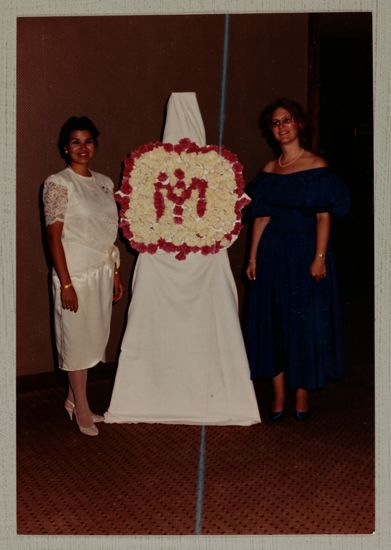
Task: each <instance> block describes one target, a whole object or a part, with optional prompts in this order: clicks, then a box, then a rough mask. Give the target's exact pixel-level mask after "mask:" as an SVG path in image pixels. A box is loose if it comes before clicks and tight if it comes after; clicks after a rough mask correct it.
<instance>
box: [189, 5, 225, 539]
mask: <svg viewBox="0 0 391 550" xmlns="http://www.w3.org/2000/svg"><path fill="white" fill-rule="evenodd" d="M228 43H229V15H226V16H225V26H224V49H223V70H222V74H221V96H220V116H219V149H220V150H221V146H222V144H223V134H224V119H225V95H226V89H227V67H228ZM205 458H206V427H205V426H202V427H201V444H200V458H199V461H198V482H197V505H196V524H195V534H196V535H200V534H201V532H202V507H203V499H204V480H205Z"/></svg>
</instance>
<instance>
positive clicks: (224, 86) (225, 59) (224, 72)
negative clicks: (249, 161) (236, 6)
mask: <svg viewBox="0 0 391 550" xmlns="http://www.w3.org/2000/svg"><path fill="white" fill-rule="evenodd" d="M228 44H229V15H226V16H225V28H224V51H223V70H222V75H221V96H220V117H219V146H220V148H221V146H222V144H223V134H224V120H225V95H226V90H227V68H228Z"/></svg>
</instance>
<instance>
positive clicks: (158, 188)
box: [115, 139, 250, 260]
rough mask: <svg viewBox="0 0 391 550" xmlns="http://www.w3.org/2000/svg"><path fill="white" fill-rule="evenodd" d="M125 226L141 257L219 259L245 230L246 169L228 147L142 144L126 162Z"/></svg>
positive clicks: (186, 142) (122, 207)
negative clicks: (165, 255) (170, 255)
mask: <svg viewBox="0 0 391 550" xmlns="http://www.w3.org/2000/svg"><path fill="white" fill-rule="evenodd" d="M115 198H116V201H117V203H118V204H119V206H120V212H119V215H120V227H121V229H122V232H123V234H124V236H125V238H127V239H128V240H129V243H130V245H131V246H132V248H134V249H135V250H138V251H139V252H142V253H144V252H147V253H150V254H154V253H155V252H157V251H158V250H159V249H160V250H163V251H165V252H172V253H175V257H176V258H177V259H178V260H184V259H185V258H186V256H187V255H188V254H189V253H191V252H192V253H201V254H205V255H206V254H215V253H216V252H218V251H219V250H222V249H223V248H227V247H228V246H230V245H231V244H232V242H233V241H234V240H235V239H236V238H237V236H238V234H239V232H240V230H241V229H242V224H241V222H240V220H241V211H242V208H243V207H244V206H245V205H246V204H248V203H249V202H250V199H249V198H248V197H247V195H245V194H244V180H243V167H242V165H241V164H240V162H239V161H238V158H237V156H236V155H235V154H234V153H231V152H230V151H228V150H227V149H225V148H224V147H221V148H219V147H217V146H216V145H206V146H204V147H199V146H198V145H196V144H195V143H193V142H192V141H190V140H189V139H182V140H181V141H180V142H179V143H178V144H175V145H173V144H171V143H161V142H153V143H148V144H146V145H143V146H142V147H140V148H139V149H137V150H136V151H134V152H133V153H132V154H131V155H129V156H128V157H127V159H126V160H125V169H124V175H123V179H122V184H121V188H120V190H119V191H118V192H117V193H116V194H115Z"/></svg>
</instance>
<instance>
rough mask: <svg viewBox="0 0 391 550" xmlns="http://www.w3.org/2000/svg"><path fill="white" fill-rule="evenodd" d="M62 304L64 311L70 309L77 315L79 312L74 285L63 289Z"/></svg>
mask: <svg viewBox="0 0 391 550" xmlns="http://www.w3.org/2000/svg"><path fill="white" fill-rule="evenodd" d="M61 304H62V307H63V308H64V309H69V310H70V311H74V312H75V313H76V311H77V310H78V308H79V304H78V301H77V294H76V291H75V289H74V288H73V286H72V285H71V286H69V287H68V288H63V287H61Z"/></svg>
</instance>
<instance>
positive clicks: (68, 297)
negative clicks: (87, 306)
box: [46, 221, 78, 313]
mask: <svg viewBox="0 0 391 550" xmlns="http://www.w3.org/2000/svg"><path fill="white" fill-rule="evenodd" d="M63 226H64V224H63V222H59V221H57V222H54V223H51V224H50V225H48V226H47V228H46V234H47V241H48V245H49V251H50V255H51V257H52V261H53V265H54V269H55V270H56V273H57V276H58V278H59V279H60V285H61V303H62V307H63V308H64V309H69V310H71V311H74V312H75V313H76V311H77V309H78V302H77V294H76V291H75V289H74V288H73V286H72V280H71V277H70V275H69V271H68V266H67V262H66V259H65V252H64V247H63V246H62V242H61V234H62V228H63Z"/></svg>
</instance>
